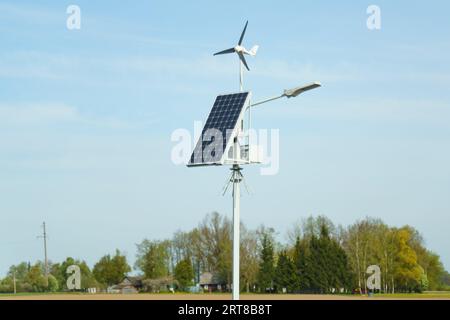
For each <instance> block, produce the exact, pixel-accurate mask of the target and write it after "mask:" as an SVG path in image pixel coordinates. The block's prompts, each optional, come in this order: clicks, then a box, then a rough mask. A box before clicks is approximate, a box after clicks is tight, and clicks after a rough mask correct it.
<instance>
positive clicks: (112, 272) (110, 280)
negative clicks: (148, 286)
mask: <svg viewBox="0 0 450 320" xmlns="http://www.w3.org/2000/svg"><path fill="white" fill-rule="evenodd" d="M130 271H131V268H130V266H129V265H128V263H127V258H126V257H125V256H124V255H122V254H121V253H120V251H119V250H116V254H115V255H114V257H112V258H111V256H110V255H109V254H108V255H106V256H104V257H102V258H101V259H100V261H98V262H97V263H96V264H95V266H94V269H93V274H94V277H95V279H96V280H97V281H98V282H100V283H102V284H104V285H107V286H111V285H114V284H117V283H120V282H121V281H122V280H123V279H124V277H125V276H126V274H127V273H128V272H130Z"/></svg>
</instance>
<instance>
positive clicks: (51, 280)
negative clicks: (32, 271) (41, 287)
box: [47, 274, 59, 292]
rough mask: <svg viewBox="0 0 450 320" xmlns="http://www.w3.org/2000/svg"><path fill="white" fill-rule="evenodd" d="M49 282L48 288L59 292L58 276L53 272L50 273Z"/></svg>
mask: <svg viewBox="0 0 450 320" xmlns="http://www.w3.org/2000/svg"><path fill="white" fill-rule="evenodd" d="M47 282H48V287H47V290H48V291H49V292H57V291H58V289H59V284H58V280H56V278H55V277H54V276H53V275H51V274H49V275H48V279H47Z"/></svg>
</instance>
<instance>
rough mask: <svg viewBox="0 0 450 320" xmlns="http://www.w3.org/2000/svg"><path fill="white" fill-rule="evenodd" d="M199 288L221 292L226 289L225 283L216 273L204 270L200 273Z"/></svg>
mask: <svg viewBox="0 0 450 320" xmlns="http://www.w3.org/2000/svg"><path fill="white" fill-rule="evenodd" d="M199 285H200V288H202V289H203V291H206V292H222V291H225V290H226V289H227V285H226V284H225V283H223V282H222V281H220V280H219V278H218V276H217V274H214V273H211V272H204V273H202V274H201V275H200V283H199Z"/></svg>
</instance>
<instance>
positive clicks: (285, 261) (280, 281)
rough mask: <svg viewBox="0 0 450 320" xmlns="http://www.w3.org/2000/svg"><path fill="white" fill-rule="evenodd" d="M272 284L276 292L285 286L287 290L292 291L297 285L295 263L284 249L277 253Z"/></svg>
mask: <svg viewBox="0 0 450 320" xmlns="http://www.w3.org/2000/svg"><path fill="white" fill-rule="evenodd" d="M274 284H275V287H276V289H277V291H278V292H280V291H282V290H283V288H285V289H286V290H287V292H294V290H295V288H296V285H297V275H296V272H295V264H294V262H293V261H292V259H291V258H290V257H289V256H288V255H287V253H286V251H285V250H283V251H281V252H280V254H279V255H278V262H277V266H276V268H275V275H274Z"/></svg>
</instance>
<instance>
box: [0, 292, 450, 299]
mask: <svg viewBox="0 0 450 320" xmlns="http://www.w3.org/2000/svg"><path fill="white" fill-rule="evenodd" d="M392 299H394V300H399V299H402V300H403V299H407V300H423V299H432V300H450V292H427V293H422V294H379V295H375V296H374V297H370V298H369V297H367V296H359V295H307V294H241V300H392ZM0 300H231V295H230V294H186V293H175V294H146V293H141V294H83V293H41V294H38V293H23V294H16V295H13V294H0Z"/></svg>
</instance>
